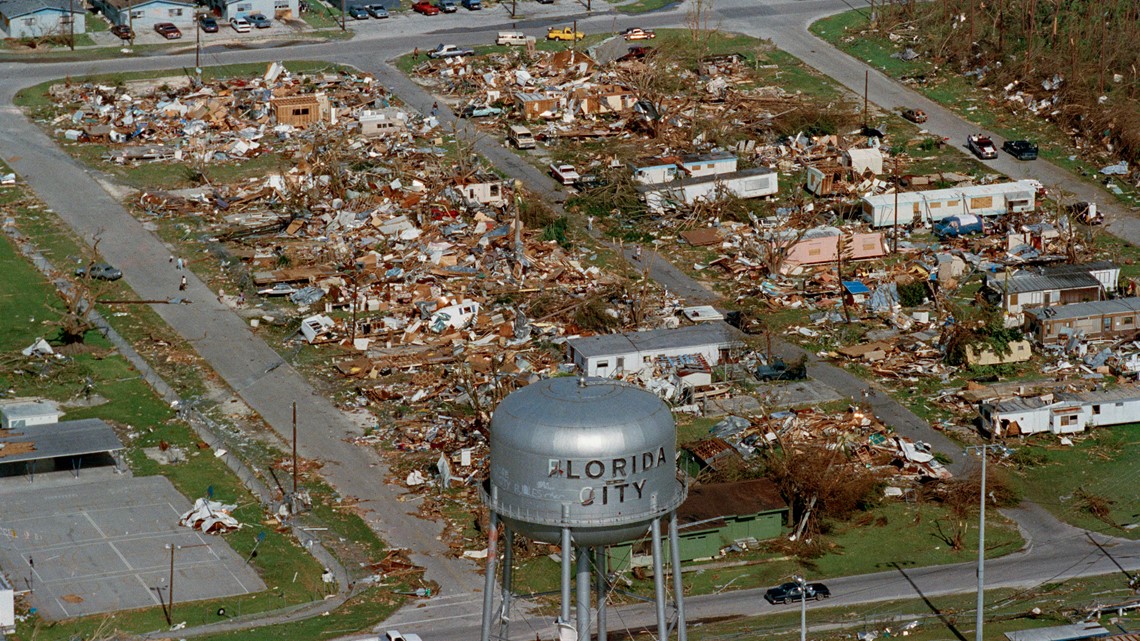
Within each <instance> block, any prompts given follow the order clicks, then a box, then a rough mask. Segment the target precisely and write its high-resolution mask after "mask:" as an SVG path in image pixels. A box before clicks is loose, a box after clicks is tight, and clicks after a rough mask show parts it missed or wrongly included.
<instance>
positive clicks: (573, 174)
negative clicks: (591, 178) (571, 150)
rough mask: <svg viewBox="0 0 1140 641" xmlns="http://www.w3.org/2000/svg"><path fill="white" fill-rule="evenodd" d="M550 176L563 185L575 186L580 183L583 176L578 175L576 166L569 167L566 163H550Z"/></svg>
mask: <svg viewBox="0 0 1140 641" xmlns="http://www.w3.org/2000/svg"><path fill="white" fill-rule="evenodd" d="M549 171H550V175H551V177H553V178H554V179H555V180H557V181H558V182H560V183H562V184H563V185H573V184H574V183H576V182H578V179H579V178H581V176H579V175H578V170H577V169H574V165H567V164H565V163H557V162H555V163H550V168H549Z"/></svg>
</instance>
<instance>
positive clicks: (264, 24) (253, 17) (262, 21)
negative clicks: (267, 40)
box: [245, 13, 273, 29]
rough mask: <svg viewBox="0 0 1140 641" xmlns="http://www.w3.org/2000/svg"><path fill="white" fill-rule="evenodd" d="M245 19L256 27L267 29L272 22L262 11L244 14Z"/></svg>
mask: <svg viewBox="0 0 1140 641" xmlns="http://www.w3.org/2000/svg"><path fill="white" fill-rule="evenodd" d="M245 19H246V20H249V23H250V24H252V25H253V26H254V27H256V28H258V29H268V28H270V27H272V26H273V22H271V21H270V20H269V18H267V17H265V14H264V13H251V14H249V15H248V16H246V17H245Z"/></svg>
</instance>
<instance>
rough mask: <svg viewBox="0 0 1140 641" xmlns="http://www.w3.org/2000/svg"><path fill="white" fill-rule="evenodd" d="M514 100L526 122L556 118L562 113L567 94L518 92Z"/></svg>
mask: <svg viewBox="0 0 1140 641" xmlns="http://www.w3.org/2000/svg"><path fill="white" fill-rule="evenodd" d="M514 99H515V104H516V105H518V106H519V107H520V108H521V110H522V114H523V118H524V119H526V120H539V119H542V118H554V117H556V116H557V115H558V114H559V113H560V112H561V111H562V108H563V106H564V105H565V103H566V96H565V94H558V93H555V94H551V93H546V92H536V91H530V92H528V91H517V92H515V95H514Z"/></svg>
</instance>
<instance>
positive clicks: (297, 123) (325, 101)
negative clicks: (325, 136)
mask: <svg viewBox="0 0 1140 641" xmlns="http://www.w3.org/2000/svg"><path fill="white" fill-rule="evenodd" d="M269 104H270V105H271V106H272V107H273V115H274V116H275V117H276V118H277V124H279V125H292V126H294V127H300V128H304V127H307V126H309V125H311V124H313V123H314V122H320V121H322V120H328V118H329V113H330V111H331V109H330V107H329V98H328V96H326V95H325V94H324V93H314V94H304V95H299V96H285V97H282V98H273V99H272V100H270V101H269Z"/></svg>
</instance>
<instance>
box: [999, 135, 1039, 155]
mask: <svg viewBox="0 0 1140 641" xmlns="http://www.w3.org/2000/svg"><path fill="white" fill-rule="evenodd" d="M1001 149H1002V151H1004V152H1006V153H1007V154H1009V155H1011V156H1013V157H1014V158H1016V159H1018V160H1037V145H1035V144H1033V143H1031V142H1029V141H1028V140H1007V141H1005V142H1003V143H1002V145H1001Z"/></svg>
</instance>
